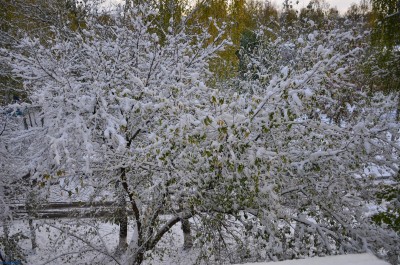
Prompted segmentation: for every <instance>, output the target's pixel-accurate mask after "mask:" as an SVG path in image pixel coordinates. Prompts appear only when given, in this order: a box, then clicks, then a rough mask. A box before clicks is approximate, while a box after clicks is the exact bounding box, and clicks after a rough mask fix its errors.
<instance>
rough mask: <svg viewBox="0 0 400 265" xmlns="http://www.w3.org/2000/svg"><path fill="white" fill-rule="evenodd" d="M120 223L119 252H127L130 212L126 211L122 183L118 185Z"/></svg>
mask: <svg viewBox="0 0 400 265" xmlns="http://www.w3.org/2000/svg"><path fill="white" fill-rule="evenodd" d="M118 200H119V203H118V223H119V243H118V248H117V252H118V253H123V252H125V250H126V248H127V246H128V243H127V237H128V214H127V212H126V198H125V193H124V190H123V189H122V185H121V186H119V187H118Z"/></svg>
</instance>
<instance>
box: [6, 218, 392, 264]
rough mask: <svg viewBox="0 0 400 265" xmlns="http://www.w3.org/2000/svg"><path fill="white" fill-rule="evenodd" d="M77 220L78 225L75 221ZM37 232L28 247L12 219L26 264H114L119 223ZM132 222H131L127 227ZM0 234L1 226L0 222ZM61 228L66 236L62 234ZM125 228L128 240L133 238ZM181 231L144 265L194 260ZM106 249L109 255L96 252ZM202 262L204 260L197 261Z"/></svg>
mask: <svg viewBox="0 0 400 265" xmlns="http://www.w3.org/2000/svg"><path fill="white" fill-rule="evenodd" d="M76 223H78V225H77V224H76ZM34 225H35V226H36V236H37V243H38V246H39V248H38V249H37V250H36V251H32V250H31V241H30V239H29V236H30V232H29V227H28V224H27V221H22V220H15V221H14V222H13V223H12V224H11V227H10V230H11V234H15V233H17V232H20V233H22V234H23V235H25V239H23V240H21V242H20V247H21V248H22V249H23V252H25V253H26V254H27V264H41V265H44V264H45V265H58V264H74V265H80V264H81V265H83V264H117V263H116V262H115V261H114V260H112V259H110V258H109V257H110V256H114V254H115V249H116V246H117V244H118V228H119V227H118V225H116V224H112V223H110V222H108V223H106V222H102V221H99V220H95V219H80V220H79V222H77V220H76V219H75V220H71V219H66V218H65V219H59V220H36V221H35V222H34ZM132 226H133V223H132V222H130V226H129V227H130V228H131V227H132ZM0 228H1V229H0V236H2V230H3V229H2V227H1V225H0ZM61 230H62V231H63V232H64V233H67V234H68V235H69V236H68V237H65V234H64V236H63V235H62V233H61ZM132 232H133V231H132V229H129V231H128V242H129V241H130V240H131V238H132ZM182 245H183V235H182V231H181V228H180V225H178V224H177V225H175V226H174V227H173V228H172V230H171V232H169V233H167V234H166V235H165V237H164V238H163V239H162V240H161V241H160V243H159V245H158V247H156V250H155V252H154V253H153V255H152V257H150V258H148V259H147V260H146V262H145V263H144V265H172V264H173V265H175V264H176V265H179V264H182V265H190V264H195V263H196V261H197V258H198V257H199V255H200V252H199V251H200V250H199V249H196V248H194V249H191V250H183V249H182ZM99 251H100V252H102V253H103V254H106V256H107V253H108V255H109V257H108V258H107V257H105V256H104V255H99ZM200 264H204V263H200ZM242 265H389V263H386V262H385V261H382V260H379V259H378V258H376V257H375V256H373V255H372V254H349V255H339V256H329V257H315V258H307V259H299V260H288V261H281V262H264V263H263V262H261V263H246V264H242Z"/></svg>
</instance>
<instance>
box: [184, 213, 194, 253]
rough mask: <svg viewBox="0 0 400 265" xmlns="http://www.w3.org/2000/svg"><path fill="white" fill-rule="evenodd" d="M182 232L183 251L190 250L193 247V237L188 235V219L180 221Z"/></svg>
mask: <svg viewBox="0 0 400 265" xmlns="http://www.w3.org/2000/svg"><path fill="white" fill-rule="evenodd" d="M182 232H183V249H191V248H192V246H193V237H192V235H191V234H190V222H189V219H182Z"/></svg>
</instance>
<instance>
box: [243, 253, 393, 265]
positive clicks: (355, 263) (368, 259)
mask: <svg viewBox="0 0 400 265" xmlns="http://www.w3.org/2000/svg"><path fill="white" fill-rule="evenodd" d="M275 264H276V265H388V264H389V263H387V262H386V261H383V260H380V259H378V258H377V257H375V256H374V255H372V254H369V253H364V254H349V255H338V256H328V257H315V258H309V259H298V260H285V261H279V262H258V263H246V264H244V265H275Z"/></svg>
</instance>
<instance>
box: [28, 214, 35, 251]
mask: <svg viewBox="0 0 400 265" xmlns="http://www.w3.org/2000/svg"><path fill="white" fill-rule="evenodd" d="M28 222H29V230H30V232H31V243H32V250H36V248H37V243H36V232H35V227H34V226H33V219H32V218H29V221H28Z"/></svg>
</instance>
